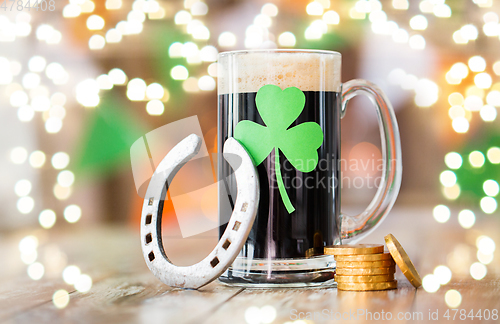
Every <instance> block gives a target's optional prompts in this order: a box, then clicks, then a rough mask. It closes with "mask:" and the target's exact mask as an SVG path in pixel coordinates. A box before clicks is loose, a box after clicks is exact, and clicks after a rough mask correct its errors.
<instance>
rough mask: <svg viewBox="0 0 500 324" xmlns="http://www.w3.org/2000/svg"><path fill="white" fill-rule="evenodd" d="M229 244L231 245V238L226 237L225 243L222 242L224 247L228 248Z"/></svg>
mask: <svg viewBox="0 0 500 324" xmlns="http://www.w3.org/2000/svg"><path fill="white" fill-rule="evenodd" d="M229 245H231V241H230V240H229V239H226V241H225V242H224V244H222V248H223V249H224V250H227V248H228V247H229Z"/></svg>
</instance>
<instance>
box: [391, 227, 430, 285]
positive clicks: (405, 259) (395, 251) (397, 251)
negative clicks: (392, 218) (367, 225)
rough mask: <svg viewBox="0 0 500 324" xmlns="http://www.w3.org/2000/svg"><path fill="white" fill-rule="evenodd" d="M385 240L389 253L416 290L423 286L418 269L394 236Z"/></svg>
mask: <svg viewBox="0 0 500 324" xmlns="http://www.w3.org/2000/svg"><path fill="white" fill-rule="evenodd" d="M384 238H385V244H386V245H387V248H388V249H389V253H391V255H392V257H393V258H394V261H396V264H397V265H398V267H399V268H400V269H401V271H402V272H403V274H404V275H405V277H406V278H407V279H408V280H409V281H410V282H411V284H412V285H413V286H415V288H418V287H420V286H422V279H421V278H420V275H419V274H418V271H417V269H415V266H414V265H413V262H411V260H410V257H409V256H408V254H406V252H405V250H404V249H403V247H402V246H401V244H399V242H398V240H396V238H395V237H394V235H392V234H388V235H386V236H385V237H384Z"/></svg>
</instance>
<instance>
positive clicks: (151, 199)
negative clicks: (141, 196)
mask: <svg viewBox="0 0 500 324" xmlns="http://www.w3.org/2000/svg"><path fill="white" fill-rule="evenodd" d="M153 201H154V198H149V202H148V205H149V206H153Z"/></svg>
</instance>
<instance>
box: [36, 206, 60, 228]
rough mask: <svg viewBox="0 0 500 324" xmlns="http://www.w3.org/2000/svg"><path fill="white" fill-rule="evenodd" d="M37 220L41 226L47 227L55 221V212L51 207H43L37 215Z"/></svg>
mask: <svg viewBox="0 0 500 324" xmlns="http://www.w3.org/2000/svg"><path fill="white" fill-rule="evenodd" d="M38 222H39V223H40V226H42V227H43V228H45V229H49V228H51V227H52V226H54V224H55V223H56V213H55V212H54V211H53V210H51V209H45V210H43V211H42V212H41V213H40V215H39V216H38Z"/></svg>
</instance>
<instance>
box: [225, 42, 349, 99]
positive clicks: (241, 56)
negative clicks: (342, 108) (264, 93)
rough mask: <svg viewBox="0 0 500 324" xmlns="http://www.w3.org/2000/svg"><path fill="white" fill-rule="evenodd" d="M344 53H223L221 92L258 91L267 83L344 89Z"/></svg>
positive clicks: (310, 88)
mask: <svg viewBox="0 0 500 324" xmlns="http://www.w3.org/2000/svg"><path fill="white" fill-rule="evenodd" d="M340 71H341V56H340V54H338V53H333V52H326V51H325V52H307V51H303V52H302V51H283V52H280V51H256V52H251V51H250V52H236V53H227V54H224V53H223V54H221V55H220V56H219V64H218V83H219V86H218V92H219V94H227V93H243V92H257V91H258V90H259V89H260V87H262V86H264V85H266V84H274V85H277V86H279V87H280V88H281V89H285V88H288V87H297V88H299V89H300V90H302V91H335V92H340V88H341V82H340V73H341V72H340Z"/></svg>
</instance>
